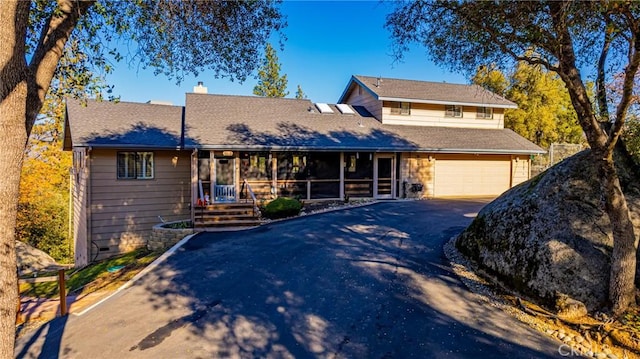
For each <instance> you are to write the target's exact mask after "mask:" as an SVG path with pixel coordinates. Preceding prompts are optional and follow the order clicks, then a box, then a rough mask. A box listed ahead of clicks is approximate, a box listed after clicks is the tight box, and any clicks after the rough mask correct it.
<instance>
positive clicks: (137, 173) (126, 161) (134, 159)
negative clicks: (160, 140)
mask: <svg viewBox="0 0 640 359" xmlns="http://www.w3.org/2000/svg"><path fill="white" fill-rule="evenodd" d="M152 178H153V152H118V179H152Z"/></svg>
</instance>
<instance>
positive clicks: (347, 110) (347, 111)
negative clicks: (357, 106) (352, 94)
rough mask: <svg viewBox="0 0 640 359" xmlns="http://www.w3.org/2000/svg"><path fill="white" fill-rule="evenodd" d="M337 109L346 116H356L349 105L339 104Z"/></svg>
mask: <svg viewBox="0 0 640 359" xmlns="http://www.w3.org/2000/svg"><path fill="white" fill-rule="evenodd" d="M336 107H337V108H338V110H340V112H342V113H343V114H345V115H355V114H356V113H355V112H353V110H352V109H351V107H349V105H347V104H345V103H339V104H337V105H336Z"/></svg>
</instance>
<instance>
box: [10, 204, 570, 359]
mask: <svg viewBox="0 0 640 359" xmlns="http://www.w3.org/2000/svg"><path fill="white" fill-rule="evenodd" d="M485 203H486V202H484V201H462V200H458V201H437V200H433V201H411V202H385V203H381V204H376V205H372V206H367V207H361V208H357V209H351V210H346V211H338V212H332V213H327V214H322V215H315V216H308V217H302V218H298V219H295V220H291V221H285V222H280V223H274V224H271V225H266V226H262V227H259V228H256V229H253V230H249V231H243V232H228V233H203V234H200V235H198V236H196V237H194V238H192V239H191V240H190V241H189V242H187V243H186V244H185V245H184V246H183V247H182V248H180V249H179V250H178V251H177V253H176V254H174V255H173V256H171V257H170V258H169V259H168V260H167V261H166V262H164V263H163V264H162V265H161V266H160V267H158V268H157V269H156V270H154V271H152V272H151V273H150V274H149V275H147V276H146V277H144V278H143V279H142V280H141V281H140V282H138V283H137V284H136V285H135V286H133V287H131V288H130V289H127V290H125V291H123V292H121V294H120V295H118V296H116V297H114V298H112V299H111V300H109V301H107V302H105V303H104V304H102V305H101V306H99V307H98V308H96V309H94V310H93V311H91V312H89V313H87V314H86V315H84V316H82V317H72V318H71V320H70V321H69V323H68V324H67V328H66V330H65V333H64V335H63V338H62V345H61V347H60V348H58V351H57V353H59V354H60V355H61V356H69V357H92V356H93V357H100V358H122V357H136V358H160V357H162V358H173V357H192V358H198V357H201V358H209V357H222V358H224V357H229V358H236V357H241V358H256V357H264V358H327V357H332V358H436V357H437V358H439V357H447V358H479V357H482V358H504V357H509V356H511V357H517V358H544V357H559V354H558V351H557V350H558V345H559V343H556V342H554V341H552V340H551V339H547V338H545V337H542V336H541V335H539V334H538V333H536V332H535V331H533V330H532V329H530V328H528V327H527V326H525V325H524V324H522V323H520V322H517V321H516V320H515V319H513V318H512V317H510V316H509V315H507V314H505V313H503V312H501V311H500V310H497V309H495V308H493V307H491V306H488V305H487V304H486V303H484V302H481V301H479V300H478V299H477V297H476V296H475V295H473V294H472V293H470V292H469V291H468V290H467V289H466V288H465V287H464V286H463V285H462V284H461V283H460V282H459V281H458V279H457V278H456V277H455V275H454V274H453V273H452V272H451V270H450V269H449V267H448V265H447V264H446V262H445V260H444V258H443V253H442V245H443V243H444V241H445V240H448V239H449V238H451V236H453V235H455V234H456V233H458V232H460V231H461V230H462V229H463V228H464V227H465V226H466V225H468V224H469V223H470V221H471V219H472V217H473V215H474V214H475V213H476V212H477V211H478V210H479V209H480V208H481V207H482V206H483V205H484V204H485ZM27 343H28V342H27ZM27 343H25V344H27ZM31 343H37V338H36V340H31ZM38 348H41V347H39V346H38V345H37V344H36V345H31V347H28V346H27V348H25V349H24V350H23V351H22V352H20V353H25V354H26V353H32V354H33V352H32V351H35V352H37V351H38ZM52 350H55V348H53V349H52Z"/></svg>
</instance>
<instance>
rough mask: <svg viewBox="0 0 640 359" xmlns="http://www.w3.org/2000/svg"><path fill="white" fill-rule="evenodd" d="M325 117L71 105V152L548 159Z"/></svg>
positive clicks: (506, 136) (221, 102)
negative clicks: (74, 149)
mask: <svg viewBox="0 0 640 359" xmlns="http://www.w3.org/2000/svg"><path fill="white" fill-rule="evenodd" d="M328 106H329V108H330V109H332V110H333V113H329V114H325V113H320V111H319V110H318V108H317V107H316V106H315V105H314V104H313V103H312V102H311V101H309V100H296V99H285V98H265V97H255V96H229V95H210V94H195V93H192V94H187V95H186V104H185V106H184V107H182V106H168V105H156V104H143V103H131V102H119V103H113V102H106V101H105V102H101V101H94V100H89V101H87V103H86V105H83V104H82V103H81V102H80V101H77V100H67V112H66V118H65V145H64V147H65V149H71V148H72V147H74V146H81V147H82V146H91V147H95V148H122V149H137V148H142V149H176V148H200V149H231V150H251V149H253V150H256V151H263V150H292V151H295V150H299V151H362V152H364V151H373V152H404V151H411V152H433V153H478V154H479V153H494V154H536V153H544V152H545V151H544V150H542V149H541V148H540V147H538V146H536V145H535V144H533V143H531V142H529V141H528V140H526V139H525V138H523V137H521V136H520V135H518V134H516V133H515V132H513V131H511V130H508V129H474V128H454V127H427V126H405V125H383V124H382V123H380V122H379V121H378V120H376V119H375V118H374V117H373V116H372V115H371V114H370V113H368V112H367V111H366V110H365V109H364V108H362V107H359V106H350V107H351V108H352V109H353V110H354V114H342V113H341V111H339V110H338V108H336V106H335V105H328Z"/></svg>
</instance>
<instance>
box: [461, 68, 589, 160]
mask: <svg viewBox="0 0 640 359" xmlns="http://www.w3.org/2000/svg"><path fill="white" fill-rule="evenodd" d="M473 82H474V83H475V84H478V85H480V86H482V87H484V88H486V89H489V90H491V91H493V92H496V93H498V94H502V95H504V96H505V97H506V98H508V99H509V100H511V101H513V102H515V103H516V104H517V105H518V108H517V109H507V110H505V113H504V123H505V127H507V128H510V129H512V130H514V131H515V132H517V133H518V134H520V135H521V136H523V137H525V138H527V139H529V140H530V141H532V142H534V143H535V144H537V145H539V146H541V147H543V148H549V145H551V143H554V142H561V143H582V142H583V135H582V128H581V127H580V124H579V123H578V118H577V115H576V111H575V110H574V109H573V106H572V105H571V99H570V98H569V92H568V91H567V89H566V86H565V84H564V82H563V81H562V80H561V79H560V78H559V77H558V76H557V75H556V74H554V73H552V72H549V71H547V70H546V69H544V68H542V66H540V65H529V64H527V63H526V62H519V63H517V65H516V67H515V69H514V70H513V72H511V74H510V75H509V77H508V78H507V77H506V76H505V75H504V74H503V73H502V72H501V71H500V70H498V69H495V68H487V67H484V66H480V67H479V68H478V71H477V72H476V74H475V75H474V77H473Z"/></svg>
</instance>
